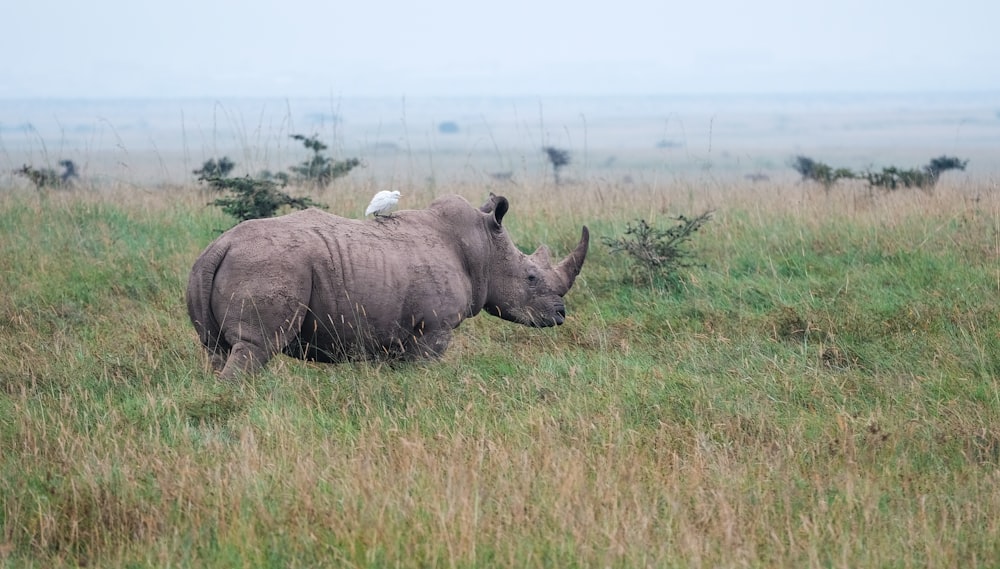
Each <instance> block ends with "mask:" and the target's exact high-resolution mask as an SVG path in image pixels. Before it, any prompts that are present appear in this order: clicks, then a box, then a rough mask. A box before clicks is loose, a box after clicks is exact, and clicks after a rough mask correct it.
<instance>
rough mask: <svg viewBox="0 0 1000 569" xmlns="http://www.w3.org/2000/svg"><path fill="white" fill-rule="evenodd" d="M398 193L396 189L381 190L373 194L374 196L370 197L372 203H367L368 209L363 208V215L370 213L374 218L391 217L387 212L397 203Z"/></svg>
mask: <svg viewBox="0 0 1000 569" xmlns="http://www.w3.org/2000/svg"><path fill="white" fill-rule="evenodd" d="M400 195H401V194H400V193H399V192H398V191H396V190H392V191H389V190H382V191H381V192H379V193H377V194H375V197H373V198H372V203H370V204H368V209H366V210H365V217H367V216H369V215H372V214H374V215H375V217H376V218H379V217H391V216H390V215H389V212H390V211H392V208H394V207H396V204H397V203H399V197H400Z"/></svg>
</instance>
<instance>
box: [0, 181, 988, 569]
mask: <svg viewBox="0 0 1000 569" xmlns="http://www.w3.org/2000/svg"><path fill="white" fill-rule="evenodd" d="M454 189H455V190H456V191H458V192H460V193H462V194H464V195H466V196H468V197H469V198H470V200H473V199H474V200H481V199H483V198H484V197H485V195H480V194H485V192H484V191H483V190H480V189H478V188H473V187H465V186H460V187H456V188H454ZM338 191H342V192H343V195H342V196H340V197H338V199H337V200H336V202H335V203H337V204H339V206H340V207H341V208H343V211H358V210H359V208H360V207H361V206H363V202H364V200H365V199H366V197H367V193H368V191H367V189H366V188H363V187H357V188H355V187H347V188H344V189H339V190H338ZM435 191H436V192H440V191H441V190H435ZM171 192H172V193H171ZM171 192H167V191H164V192H162V194H155V193H154V194H149V193H144V194H142V195H141V196H131V195H123V194H121V193H120V192H117V191H111V190H109V191H108V192H104V193H102V192H96V193H80V194H62V193H53V194H50V195H49V196H47V197H40V196H37V195H34V194H30V193H27V192H24V193H20V192H13V191H11V192H6V193H2V194H0V279H2V280H0V504H2V506H0V565H2V566H5V567H72V566H82V565H86V566H100V567H123V568H124V567H186V566H200V567H227V568H228V567H310V566H341V565H343V566H360V567H382V566H387V565H392V566H404V567H411V566H449V567H471V566H516V567H549V566H557V567H591V566H629V567H631V566H658V567H692V566H713V567H714V566H753V567H774V566H785V567H866V566H890V567H896V566H898V567H911V566H921V567H923V566H935V567H936V566H962V567H971V566H983V567H989V566H996V565H997V564H1000V521H998V520H1000V484H998V483H997V482H998V476H1000V475H998V472H1000V388H998V384H997V378H998V376H1000V294H998V293H1000V231H998V230H1000V198H998V196H997V195H995V193H993V192H992V191H991V189H990V186H989V184H988V183H985V182H984V183H982V184H975V183H972V182H970V183H968V185H966V186H957V187H942V188H939V189H938V191H937V192H936V193H935V194H924V193H920V192H898V193H896V194H891V195H885V196H875V197H874V198H870V197H867V196H854V195H853V194H851V193H850V190H846V189H845V190H844V192H842V193H840V194H838V193H837V192H833V193H832V194H831V195H830V196H826V195H825V194H823V193H822V191H819V190H817V191H816V192H815V193H814V194H813V193H809V192H808V191H804V190H802V188H799V187H795V188H793V187H787V186H782V185H775V186H773V187H770V188H767V189H761V187H760V186H753V187H752V188H749V187H747V186H742V185H740V184H733V185H732V186H727V185H725V184H719V183H715V184H713V185H711V186H710V187H708V188H705V189H703V190H700V191H698V192H695V191H693V189H692V187H691V185H690V184H687V183H680V182H678V183H676V185H668V186H666V187H664V186H659V187H655V188H654V187H643V186H641V185H640V186H635V187H632V188H629V189H624V188H607V187H602V188H597V187H596V186H595V187H591V186H588V185H582V186H576V187H568V188H556V189H555V190H553V192H552V193H549V194H547V195H538V194H533V193H531V192H530V190H529V189H523V188H522V189H519V188H512V189H511V190H510V191H509V192H505V193H507V195H508V197H510V198H511V204H512V209H511V214H510V215H509V216H508V218H506V219H505V224H506V225H507V226H508V228H509V230H510V231H511V233H512V235H513V236H514V238H515V240H516V242H517V243H518V244H519V245H521V246H522V247H523V248H524V249H525V250H528V251H531V250H533V249H534V247H535V245H537V244H538V243H540V242H545V243H547V244H548V245H550V246H551V247H552V248H553V249H554V253H555V254H557V255H562V254H565V253H566V252H567V251H569V249H570V248H571V247H572V246H573V245H574V244H575V243H576V240H577V239H578V238H579V227H580V225H582V224H584V223H586V224H588V225H589V226H590V228H591V230H592V233H593V234H592V239H591V251H590V255H589V257H588V260H587V264H586V265H585V267H584V269H583V272H582V273H581V276H580V278H579V279H578V280H577V284H576V285H575V287H574V288H573V290H572V291H571V292H570V294H569V295H568V297H567V306H568V310H569V312H570V315H569V320H568V321H567V323H566V324H565V325H563V326H561V327H559V328H555V329H544V330H535V329H528V328H523V327H518V326H515V325H512V324H509V323H506V322H501V321H499V320H497V319H494V318H491V317H489V316H487V315H481V316H479V317H477V318H475V319H473V320H470V321H468V322H466V323H464V324H463V325H462V327H461V328H459V330H458V333H457V337H456V339H455V342H454V343H453V345H452V346H451V348H450V349H449V351H448V352H447V353H446V355H445V357H444V359H443V360H442V361H439V362H434V363H428V364H419V365H396V366H389V365H373V364H365V363H357V364H343V365H333V366H326V365H320V364H314V363H307V362H299V361H294V360H290V359H287V358H278V359H276V360H274V361H272V362H271V363H270V364H269V366H268V367H267V368H266V369H265V371H264V372H263V373H261V374H259V375H257V376H255V377H253V378H248V379H246V380H244V381H242V382H240V383H238V384H234V385H231V384H224V383H220V382H218V381H217V380H215V379H214V378H213V377H212V376H211V374H210V373H208V371H207V364H206V361H205V357H204V355H203V354H202V351H201V348H200V346H199V345H198V343H197V338H196V336H195V334H194V331H193V328H192V327H191V325H190V323H189V322H188V319H187V315H186V310H185V307H184V304H183V291H184V286H185V283H186V278H187V271H188V270H189V268H190V266H191V264H192V263H193V261H194V259H195V257H196V256H197V255H198V253H199V252H200V250H201V249H202V248H203V247H204V246H205V245H206V244H207V243H208V241H210V240H211V239H212V238H213V237H214V236H215V235H216V234H217V232H218V230H220V229H223V228H225V227H227V226H229V225H230V224H231V221H228V220H227V219H226V218H225V217H224V216H222V215H221V214H219V212H218V211H217V210H213V209H212V208H205V207H204V204H205V203H206V202H207V201H209V200H208V199H207V198H206V196H204V195H202V194H199V193H198V192H197V190H195V189H191V190H187V189H182V190H172V191H171ZM411 194H412V195H408V199H409V200H410V201H409V202H408V204H407V205H408V207H417V206H418V205H419V204H421V203H426V201H429V198H430V196H429V195H422V194H420V193H419V192H411ZM969 196H979V199H976V200H972V199H968V197H969ZM567 200H572V203H573V207H571V208H568V209H567V208H565V207H564V206H563V205H561V204H565V203H568V201H567ZM327 201H330V200H327ZM672 204H681V205H679V206H677V205H672ZM711 208H714V209H716V210H717V213H716V216H715V218H714V219H713V221H711V222H709V223H708V224H707V225H706V226H705V227H704V228H703V229H702V231H701V232H699V234H698V236H697V237H696V240H695V243H694V245H695V246H696V247H697V251H698V253H697V254H698V258H699V260H701V261H703V262H704V264H705V267H704V268H693V269H687V270H686V271H685V274H683V275H682V277H683V278H682V281H681V282H682V284H681V286H680V288H677V289H666V288H664V287H663V286H662V285H657V284H654V285H648V284H647V285H639V286H637V285H634V284H633V283H632V281H631V279H630V277H629V270H628V261H627V259H625V258H623V257H621V256H618V255H612V254H610V253H609V252H608V250H607V248H606V247H605V246H604V245H603V244H602V243H601V241H600V236H612V237H617V236H619V235H620V232H621V231H623V230H624V227H625V224H626V223H627V222H629V221H632V220H634V219H637V218H640V217H641V218H644V219H647V220H648V221H650V222H651V223H657V222H662V223H668V222H669V221H668V219H667V216H668V215H672V214H677V213H683V214H688V215H694V214H697V213H700V212H701V211H704V210H705V209H711Z"/></svg>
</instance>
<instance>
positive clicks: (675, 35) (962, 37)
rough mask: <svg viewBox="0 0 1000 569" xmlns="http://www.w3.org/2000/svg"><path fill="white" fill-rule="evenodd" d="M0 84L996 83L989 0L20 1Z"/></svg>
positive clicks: (428, 90) (635, 87) (502, 87)
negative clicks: (676, 0) (941, 0)
mask: <svg viewBox="0 0 1000 569" xmlns="http://www.w3.org/2000/svg"><path fill="white" fill-rule="evenodd" d="M0 26H2V30H0V53H2V54H3V57H2V58H0V98H24V97H32V98H34V97H59V98H80V97H87V98H91V97H158V96H170V97H173V96H184V97H189V96H190V97H235V96H247V97H254V96H265V97H302V96H305V97H328V96H343V97H350V96H357V95H362V96H370V95H374V96H389V97H400V96H404V97H405V96H412V97H418V96H424V95H477V96H479V95H525V96H545V95H607V94H616V95H617V94H642V95H662V94H675V93H676V94H700V93H802V92H828V91H846V92H921V91H1000V41H998V40H997V37H998V36H997V34H998V26H1000V2H998V1H997V0H952V1H950V2H940V1H934V2H930V1H924V0H837V1H826V0H824V1H821V2H812V1H810V0H756V1H753V2H748V1H740V0H730V1H722V0H715V1H713V0H686V1H683V2H671V1H668V0H658V1H654V0H646V1H642V0H604V1H601V2H594V1H591V0H552V1H546V0H504V1H500V2H477V1H476V0H425V1H422V2H420V1H403V0H350V1H343V0H339V1H320V0H281V1H275V2H264V1H260V0H240V1H236V0H171V1H170V2H143V1H141V0H140V1H136V0H89V1H85V2H77V1H72V0H30V1H28V0H22V1H12V2H7V3H6V5H5V6H4V8H3V23H2V24H0Z"/></svg>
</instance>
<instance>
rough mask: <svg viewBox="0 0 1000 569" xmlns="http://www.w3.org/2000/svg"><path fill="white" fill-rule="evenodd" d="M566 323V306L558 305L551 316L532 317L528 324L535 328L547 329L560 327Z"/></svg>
mask: <svg viewBox="0 0 1000 569" xmlns="http://www.w3.org/2000/svg"><path fill="white" fill-rule="evenodd" d="M565 321H566V306H565V305H563V304H559V305H557V306H556V307H555V310H554V311H553V314H552V316H548V317H546V316H537V315H536V316H533V317H532V318H531V322H530V324H531V325H532V326H535V327H536V328H549V327H551V326H561V325H562V323H563V322H565Z"/></svg>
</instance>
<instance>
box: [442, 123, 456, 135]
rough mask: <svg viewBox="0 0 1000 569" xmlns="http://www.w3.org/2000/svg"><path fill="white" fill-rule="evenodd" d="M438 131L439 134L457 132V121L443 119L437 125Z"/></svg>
mask: <svg viewBox="0 0 1000 569" xmlns="http://www.w3.org/2000/svg"><path fill="white" fill-rule="evenodd" d="M438 132H440V133H441V134H455V133H456V132H458V123H457V122H455V121H444V122H443V123H441V124H439V125H438Z"/></svg>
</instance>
